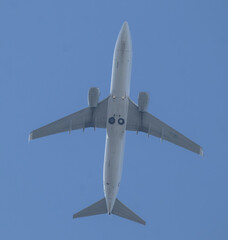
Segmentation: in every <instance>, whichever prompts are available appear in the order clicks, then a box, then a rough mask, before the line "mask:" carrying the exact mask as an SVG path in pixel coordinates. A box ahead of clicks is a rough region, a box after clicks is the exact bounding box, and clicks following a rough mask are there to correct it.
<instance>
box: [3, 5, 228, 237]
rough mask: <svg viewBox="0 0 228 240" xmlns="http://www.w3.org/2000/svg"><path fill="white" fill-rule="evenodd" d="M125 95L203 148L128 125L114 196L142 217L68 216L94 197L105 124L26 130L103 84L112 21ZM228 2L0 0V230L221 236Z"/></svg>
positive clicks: (76, 106)
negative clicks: (127, 77)
mask: <svg viewBox="0 0 228 240" xmlns="http://www.w3.org/2000/svg"><path fill="white" fill-rule="evenodd" d="M124 21H128V23H129V26H130V30H131V35H132V42H133V68H132V80H131V98H132V99H133V100H134V101H135V102H137V96H138V92H139V91H148V92H149V93H150V104H149V109H148V110H149V111H150V112H151V113H152V114H154V115H155V116H157V117H158V118H160V119H161V120H163V121H164V122H166V123H167V124H169V125H171V126H172V127H174V128H176V129H177V130H178V131H180V132H182V133H183V134H185V135H186V136H188V137H189V138H191V139H192V140H194V141H195V142H197V143H199V144H200V145H202V146H203V148H204V153H205V156H204V158H201V157H200V156H198V155H196V154H194V153H192V152H189V151H187V150H185V149H182V148H180V147H178V146H176V145H173V144H171V143H168V142H163V143H161V142H160V140H159V139H157V138H155V137H150V138H148V137H147V135H146V134H142V133H141V134H139V135H136V134H135V133H133V132H129V133H127V139H126V149H125V159H124V168H123V177H122V182H121V187H120V191H119V194H118V198H119V199H120V200H121V201H122V202H123V203H124V204H126V205H127V206H128V207H129V208H131V209H132V210H133V211H135V212H136V213H137V214H138V215H139V216H141V217H142V218H143V219H145V220H146V222H147V225H146V226H142V225H140V224H137V223H134V222H131V221H128V220H125V219H122V218H120V217H117V216H107V215H100V216H95V217H88V218H82V219H78V220H73V219H72V215H73V214H74V213H75V212H77V211H79V210H81V209H82V208H84V207H87V206H89V205H90V204H92V203H94V202H96V201H98V200H100V199H101V198H103V185H102V172H103V159H104V146H105V130H104V129H97V130H96V131H95V133H94V130H93V129H87V130H86V131H85V133H83V132H82V131H81V130H79V131H74V132H73V133H72V134H71V135H69V134H68V133H63V134H58V135H53V136H50V137H47V138H42V139H37V140H34V141H32V142H31V143H30V144H28V135H29V132H30V131H32V130H34V129H36V128H38V127H40V126H42V125H44V124H47V123H49V122H52V121H54V120H56V119H58V118H60V117H63V116H65V115H67V114H70V113H72V112H75V111H78V110H80V109H81V108H84V107H86V106H87V93H88V90H89V88H90V87H94V86H95V87H99V88H100V91H101V96H100V98H101V99H103V98H105V97H106V96H107V95H108V94H109V89H110V80H111V79H110V78H111V67H112V56H113V50H114V45H115V41H116V38H117V35H118V33H119V30H120V28H121V25H122V24H123V22H124ZM227 24H228V2H227V1H226V0H223V1H222V0H220V1H219V0H214V1H211V0H205V1H203V0H191V1H190V0H189V1H177V0H174V1H170V0H163V1H145V0H144V1H130V0H129V1H124V0H115V1H104V0H103V1H101V0H100V1H99V0H97V1H95V0H94V1H74V0H71V1H68V0H67V1H63V0H62V1H55V0H39V1H30V0H20V1H16V0H7V1H4V0H2V1H0V111H1V127H0V129H1V136H0V239H6V240H8V239H23V240H31V239H33V240H38V239H55V240H59V239H61V240H62V239H115V240H116V239H156V240H158V239H161V240H163V239H174V240H179V239H180V240H182V239H185V240H192V239H196V240H198V239H209V240H214V239H220V240H226V239H228V227H227V226H228V207H227V203H228V187H227V183H228V174H227V173H228V154H227V148H228V109H227V103H228V94H227V89H228V84H227V81H228V68H227V66H228V32H227Z"/></svg>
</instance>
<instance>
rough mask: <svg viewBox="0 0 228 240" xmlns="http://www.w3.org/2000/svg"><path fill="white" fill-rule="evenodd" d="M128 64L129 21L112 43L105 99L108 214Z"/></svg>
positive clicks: (119, 156)
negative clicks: (110, 65)
mask: <svg viewBox="0 0 228 240" xmlns="http://www.w3.org/2000/svg"><path fill="white" fill-rule="evenodd" d="M131 63H132V45H131V36H130V31H129V27H128V24H127V23H124V25H123V27H122V29H121V31H120V33H119V36H118V38H117V41H116V45H115V50H114V56H113V65H112V79H111V89H110V98H109V100H108V114H107V132H106V145H105V156H104V169H103V185H104V194H105V199H106V205H107V210H108V213H109V214H110V213H111V212H112V209H113V206H114V203H115V200H116V196H117V193H118V189H119V185H120V180H121V175H122V165H123V155H124V145H125V130H126V122H127V113H128V104H129V99H128V97H129V94H130V79H131Z"/></svg>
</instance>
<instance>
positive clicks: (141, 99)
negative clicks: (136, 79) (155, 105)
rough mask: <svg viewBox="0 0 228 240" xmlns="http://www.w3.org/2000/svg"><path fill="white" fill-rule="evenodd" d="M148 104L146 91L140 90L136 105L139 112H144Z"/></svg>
mask: <svg viewBox="0 0 228 240" xmlns="http://www.w3.org/2000/svg"><path fill="white" fill-rule="evenodd" d="M148 104H149V94H148V93H147V92H140V93H139V96H138V106H139V111H140V112H146V111H147V108H148Z"/></svg>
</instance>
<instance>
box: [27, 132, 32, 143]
mask: <svg viewBox="0 0 228 240" xmlns="http://www.w3.org/2000/svg"><path fill="white" fill-rule="evenodd" d="M32 135H33V132H31V133H30V134H29V137H28V142H30V141H31V140H32V139H33V138H32Z"/></svg>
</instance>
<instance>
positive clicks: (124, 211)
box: [112, 199, 146, 225]
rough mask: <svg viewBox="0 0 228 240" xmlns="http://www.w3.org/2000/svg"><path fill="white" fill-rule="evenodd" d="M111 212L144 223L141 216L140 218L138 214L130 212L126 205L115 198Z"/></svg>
mask: <svg viewBox="0 0 228 240" xmlns="http://www.w3.org/2000/svg"><path fill="white" fill-rule="evenodd" d="M112 214H115V215H117V216H119V217H122V218H127V219H129V220H131V221H134V222H137V223H141V224H143V225H146V222H145V221H144V220H143V219H142V218H140V217H139V216H138V215H136V214H135V213H134V212H132V211H131V210H130V209H129V208H128V207H126V206H125V205H124V204H123V203H121V202H120V201H119V200H118V199H116V201H115V204H114V207H113V209H112Z"/></svg>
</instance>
